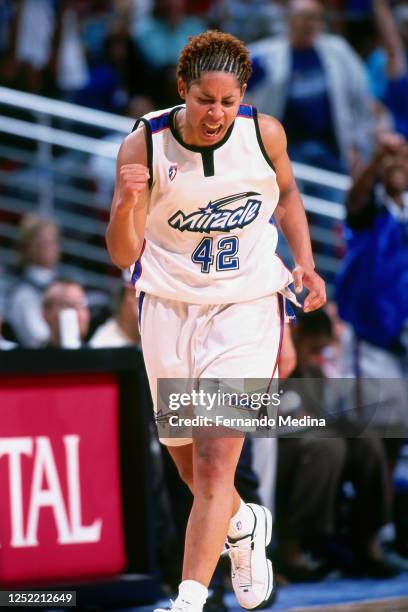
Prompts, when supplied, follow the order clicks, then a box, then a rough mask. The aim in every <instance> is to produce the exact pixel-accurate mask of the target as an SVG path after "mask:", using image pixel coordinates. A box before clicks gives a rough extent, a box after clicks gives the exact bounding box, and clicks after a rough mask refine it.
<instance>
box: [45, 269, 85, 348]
mask: <svg viewBox="0 0 408 612" xmlns="http://www.w3.org/2000/svg"><path fill="white" fill-rule="evenodd" d="M42 306H43V315H44V319H45V320H46V322H47V324H48V327H49V330H50V335H49V339H48V346H49V347H54V348H57V347H63V346H64V342H63V333H64V332H63V330H61V324H63V318H62V317H61V313H62V311H63V310H66V309H71V310H74V311H75V313H76V315H77V317H76V318H77V331H78V333H79V341H80V342H81V341H82V342H83V341H84V338H85V337H86V335H87V333H88V329H89V323H90V312H89V308H88V302H87V299H86V293H85V291H84V289H83V288H82V286H81V285H80V284H79V283H77V282H76V281H71V280H68V279H62V278H61V279H57V280H55V281H54V282H53V283H51V285H50V286H49V287H48V289H47V290H46V291H45V293H44V298H43V301H42ZM74 334H76V330H75V331H74ZM75 340H76V338H75V339H74V341H75Z"/></svg>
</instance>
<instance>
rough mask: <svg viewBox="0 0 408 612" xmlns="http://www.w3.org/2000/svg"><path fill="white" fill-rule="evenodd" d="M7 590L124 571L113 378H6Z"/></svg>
mask: <svg viewBox="0 0 408 612" xmlns="http://www.w3.org/2000/svg"><path fill="white" fill-rule="evenodd" d="M0 500H1V502H0V584H9V583H16V584H18V583H24V582H26V583H30V582H37V581H46V582H50V581H55V580H59V579H68V580H69V579H73V578H81V577H86V576H102V575H109V574H116V573H119V572H120V571H121V570H122V569H123V568H124V565H125V553H124V544H123V534H122V517H121V502H120V480H119V450H118V389H117V384H116V382H115V378H114V377H113V376H110V375H99V374H98V375H56V376H53V375H48V376H36V377H31V376H30V377H29V376H27V377H23V376H18V377H8V378H7V380H5V379H4V380H2V379H0Z"/></svg>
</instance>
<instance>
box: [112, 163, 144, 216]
mask: <svg viewBox="0 0 408 612" xmlns="http://www.w3.org/2000/svg"><path fill="white" fill-rule="evenodd" d="M149 176H150V175H149V169H148V168H147V167H146V166H143V165H142V164H124V165H123V166H121V168H120V170H119V175H118V189H119V202H120V204H119V205H120V207H121V208H122V209H123V208H134V207H135V206H136V205H137V203H138V201H139V195H140V193H141V192H142V191H143V190H144V189H145V187H146V183H147V181H148V180H149Z"/></svg>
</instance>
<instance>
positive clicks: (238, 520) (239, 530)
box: [227, 499, 255, 540]
mask: <svg viewBox="0 0 408 612" xmlns="http://www.w3.org/2000/svg"><path fill="white" fill-rule="evenodd" d="M254 522H255V518H254V513H253V512H252V510H251V508H250V507H249V506H247V505H246V503H245V502H243V501H242V499H241V505H240V507H239V509H238V512H237V513H236V514H234V516H233V517H232V519H231V520H230V524H229V527H228V534H227V535H228V537H229V538H231V539H233V540H236V539H237V538H242V537H244V536H247V535H249V534H250V533H252V530H253V528H254Z"/></svg>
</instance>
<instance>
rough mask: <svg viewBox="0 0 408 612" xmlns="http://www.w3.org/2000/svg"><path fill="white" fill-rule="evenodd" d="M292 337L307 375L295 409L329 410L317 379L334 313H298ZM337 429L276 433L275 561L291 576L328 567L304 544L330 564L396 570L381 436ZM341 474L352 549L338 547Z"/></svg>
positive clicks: (386, 572)
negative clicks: (385, 535) (390, 553)
mask: <svg viewBox="0 0 408 612" xmlns="http://www.w3.org/2000/svg"><path fill="white" fill-rule="evenodd" d="M293 339H294V343H295V347H296V352H297V360H298V361H297V367H296V369H295V371H294V372H293V377H294V378H302V379H303V378H304V379H308V380H306V382H305V385H304V386H303V387H302V394H301V398H300V396H299V406H298V407H297V410H296V417H297V416H301V414H310V415H311V416H321V410H322V409H323V410H324V411H328V412H330V407H329V406H327V405H324V406H319V399H318V398H319V396H320V395H321V392H320V391H319V388H318V387H317V385H316V384H315V382H314V381H315V379H322V378H324V374H323V369H322V366H323V362H324V357H325V351H326V349H327V348H328V347H330V346H331V345H332V344H333V342H334V341H335V340H336V339H335V336H334V330H333V325H332V322H331V320H330V317H329V316H328V315H327V314H326V312H325V311H324V310H318V311H315V312H313V313H310V314H307V315H304V314H302V313H301V314H299V317H298V323H297V325H296V326H295V327H294V330H293ZM308 390H310V396H309V393H308ZM321 399H322V400H323V396H321ZM338 435H339V434H338V432H337V430H336V423H334V424H333V426H332V428H331V429H330V425H329V426H328V427H326V429H325V430H324V431H323V436H324V437H321V436H319V433H318V432H316V431H310V432H306V433H305V434H303V436H302V437H296V438H292V437H286V438H285V437H283V438H279V447H278V477H277V493H276V499H277V508H276V531H277V534H278V541H279V545H278V549H277V552H276V556H277V563H276V566H275V567H276V570H277V571H278V572H279V573H282V574H283V575H284V576H285V577H287V578H288V579H292V580H294V581H296V580H299V581H302V580H310V579H316V578H317V577H319V575H321V573H322V570H324V569H325V565H323V566H322V567H320V568H319V566H317V567H316V564H314V565H310V564H309V562H308V561H307V558H305V557H304V554H303V553H304V550H305V549H307V548H309V549H311V550H312V552H314V553H315V554H320V555H321V557H322V559H323V560H325V562H326V563H327V562H328V563H329V566H328V567H330V565H331V566H333V563H334V564H336V565H339V564H340V565H341V566H342V569H343V570H345V571H346V572H348V573H352V574H356V575H368V576H376V577H387V576H392V575H395V573H397V569H396V568H395V567H393V566H392V565H390V564H389V563H388V562H387V561H386V559H385V557H384V553H383V551H382V549H381V546H380V544H379V540H378V532H379V529H380V528H381V527H383V526H384V525H385V524H386V523H387V522H388V521H389V519H390V505H391V500H390V496H389V494H388V483H387V464H386V456H385V453H384V448H383V445H382V442H381V440H380V439H378V438H376V437H368V436H367V437H364V436H363V437H359V438H352V437H349V438H342V437H338ZM344 480H347V481H351V482H352V484H353V486H354V491H355V495H354V498H353V500H352V502H351V508H352V510H351V513H350V514H351V522H350V525H348V528H349V533H348V538H347V545H348V546H349V547H350V551H348V550H347V549H345V548H343V549H340V548H339V547H338V534H337V533H336V527H337V524H336V512H335V508H336V501H337V499H338V494H339V490H340V484H341V482H342V481H344ZM311 491H312V492H313V493H312V494H311V493H310V492H311ZM336 543H337V545H335V544H336ZM335 550H337V556H334V555H333V552H334V551H335ZM340 553H341V554H340ZM326 567H327V566H326Z"/></svg>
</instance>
